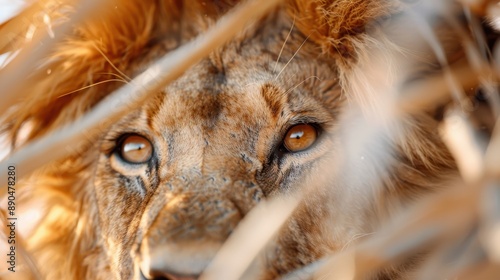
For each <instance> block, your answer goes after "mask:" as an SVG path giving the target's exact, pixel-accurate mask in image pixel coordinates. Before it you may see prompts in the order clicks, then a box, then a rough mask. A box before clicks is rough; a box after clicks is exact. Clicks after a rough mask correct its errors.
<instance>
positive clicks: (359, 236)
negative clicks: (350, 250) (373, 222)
mask: <svg viewBox="0 0 500 280" xmlns="http://www.w3.org/2000/svg"><path fill="white" fill-rule="evenodd" d="M374 233H375V232H368V233H358V234H355V235H353V236H352V238H351V239H350V240H349V241H347V242H346V243H345V244H344V246H343V247H342V249H341V250H340V251H341V252H342V251H344V250H345V249H346V248H347V247H349V245H350V244H351V243H352V242H354V241H356V240H358V239H360V238H363V237H365V236H368V235H372V234H374Z"/></svg>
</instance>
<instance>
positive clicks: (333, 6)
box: [287, 0, 402, 58]
mask: <svg viewBox="0 0 500 280" xmlns="http://www.w3.org/2000/svg"><path fill="white" fill-rule="evenodd" d="M401 6H402V4H401V1H399V0H329V1H324V0H310V1H302V0H288V1H287V10H288V12H289V14H290V15H291V16H292V17H293V18H295V24H296V26H297V28H298V29H299V30H300V31H301V32H302V33H304V34H305V35H306V36H309V38H310V39H311V40H313V41H314V42H316V43H317V44H319V45H320V46H321V48H322V50H323V52H324V53H327V54H330V55H334V56H338V55H340V56H342V57H343V58H349V57H354V49H353V48H354V47H353V44H352V41H353V40H357V37H358V36H359V35H361V34H363V33H364V32H365V30H366V27H367V26H368V25H369V24H371V23H373V22H375V21H377V20H379V19H383V18H385V17H387V16H390V15H391V14H394V13H396V12H398V11H399V10H400V9H401Z"/></svg>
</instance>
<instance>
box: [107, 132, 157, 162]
mask: <svg viewBox="0 0 500 280" xmlns="http://www.w3.org/2000/svg"><path fill="white" fill-rule="evenodd" d="M130 136H138V137H141V138H144V139H146V140H147V141H148V142H149V144H150V145H151V155H150V156H149V158H148V159H147V160H145V161H142V162H131V161H129V160H127V159H125V158H124V157H123V155H122V152H121V151H122V145H123V143H124V142H125V140H126V139H127V138H128V137H130ZM113 154H114V155H115V156H116V157H118V158H119V159H120V161H122V162H124V163H126V164H128V165H136V166H137V165H144V164H146V163H149V162H150V161H151V160H152V159H153V157H154V155H155V146H154V145H153V142H151V140H150V139H149V137H147V136H144V135H142V134H139V133H135V132H130V133H124V134H122V135H120V136H119V137H118V139H117V140H116V146H115V149H114V151H113Z"/></svg>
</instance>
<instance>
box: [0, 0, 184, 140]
mask: <svg viewBox="0 0 500 280" xmlns="http://www.w3.org/2000/svg"><path fill="white" fill-rule="evenodd" d="M52 2H55V4H57V6H54V5H55V4H54V3H52ZM90 2H92V1H90ZM93 2H96V1H93ZM104 2H112V3H114V4H113V5H109V6H105V7H104V6H103V7H102V9H103V10H104V11H103V12H91V13H86V14H85V15H81V14H79V13H81V11H79V10H78V9H77V8H76V7H74V6H71V3H70V1H62V2H61V1H52V0H46V1H38V2H35V3H34V4H33V5H32V6H30V7H28V8H27V9H26V10H25V11H24V12H21V13H20V14H19V15H18V16H16V17H14V18H12V19H11V20H10V21H9V22H6V23H4V24H2V25H1V26H0V38H7V37H8V38H11V40H10V42H9V43H6V42H3V41H0V43H3V44H2V45H0V50H1V51H2V52H10V53H11V54H15V53H16V51H20V54H23V52H24V54H25V55H26V56H25V57H30V56H31V55H32V54H33V51H34V50H35V48H36V45H37V44H40V41H37V36H44V37H45V38H47V41H48V42H50V41H51V40H52V39H50V37H55V40H56V41H54V42H55V45H54V46H53V47H52V48H51V49H50V50H48V51H47V52H45V54H44V55H43V56H42V57H39V58H38V59H37V60H36V61H34V63H32V64H31V63H30V65H29V66H31V67H28V68H29V72H28V73H23V75H17V76H16V77H14V78H15V79H16V80H15V81H11V82H12V84H17V85H18V86H16V95H18V96H14V97H15V98H17V99H18V100H15V98H14V99H13V102H14V103H13V104H12V102H9V103H10V104H9V105H10V108H11V110H8V111H7V112H6V113H3V116H2V120H0V121H1V122H2V123H1V126H3V128H4V129H6V130H8V131H9V132H10V133H11V136H12V137H13V138H15V134H16V133H17V131H18V130H19V129H20V128H21V127H22V126H23V125H24V124H26V123H30V124H31V127H33V130H32V131H31V134H30V136H29V137H28V140H29V139H32V138H35V137H37V136H39V135H42V134H44V133H46V132H47V131H49V130H51V129H53V128H55V127H59V126H60V125H62V124H65V123H69V122H71V121H72V120H74V119H76V118H78V117H79V116H81V115H82V114H84V113H85V112H87V111H88V110H89V109H90V108H92V107H93V106H94V105H95V104H97V103H98V102H99V101H100V100H102V99H103V98H104V97H106V96H107V95H108V94H109V93H111V92H112V91H113V90H114V89H116V88H117V87H119V86H121V85H123V84H124V83H126V82H128V77H127V76H132V75H134V73H137V72H138V71H140V69H138V67H141V66H139V65H137V62H136V61H137V59H141V61H144V60H145V59H144V56H146V55H147V54H146V53H145V52H146V51H147V50H150V51H151V52H154V50H151V47H149V46H151V42H152V41H155V40H162V41H166V39H165V37H168V36H172V35H169V34H173V33H174V32H170V31H172V30H171V29H172V28H177V27H178V24H176V23H177V22H179V20H178V17H179V16H180V14H181V12H180V1H176V0H172V1H104ZM61 3H63V4H61ZM53 4H54V5H53ZM83 16H84V17H83ZM75 17H83V19H82V20H81V21H80V22H79V23H77V24H72V25H70V26H69V28H68V29H66V30H68V31H67V32H66V34H65V36H64V37H62V38H61V37H58V36H61V34H57V32H58V30H59V29H58V28H57V27H58V26H62V25H64V24H67V23H68V22H70V23H71V19H74V18H75ZM16 22H19V23H22V24H21V25H13V24H12V23H16ZM51 32H52V33H51ZM158 36H162V38H157V37H158ZM173 40H174V39H173ZM175 40H177V38H175ZM25 57H21V55H18V56H17V57H14V60H13V62H16V60H19V61H21V62H23V61H24V62H25V61H26V59H25ZM19 65H20V64H19V63H9V64H7V65H6V66H5V67H4V68H0V74H4V75H0V76H3V77H6V75H5V73H9V71H10V72H11V73H12V72H13V71H11V70H12V69H16V67H18V66H19ZM14 72H15V71H14ZM19 97H21V98H19ZM0 128H1V127H0ZM13 140H15V139H13Z"/></svg>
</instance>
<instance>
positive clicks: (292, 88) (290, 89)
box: [285, 76, 321, 94]
mask: <svg viewBox="0 0 500 280" xmlns="http://www.w3.org/2000/svg"><path fill="white" fill-rule="evenodd" d="M311 78H316V79H318V81H321V79H320V78H319V77H318V76H310V77H308V78H305V79H304V80H302V82H300V83H298V84H296V85H295V86H293V87H291V88H289V89H288V90H287V91H286V92H285V94H287V93H289V92H290V91H292V90H294V89H296V88H297V87H298V86H300V85H301V84H303V83H305V82H306V81H307V80H309V79H311Z"/></svg>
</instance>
